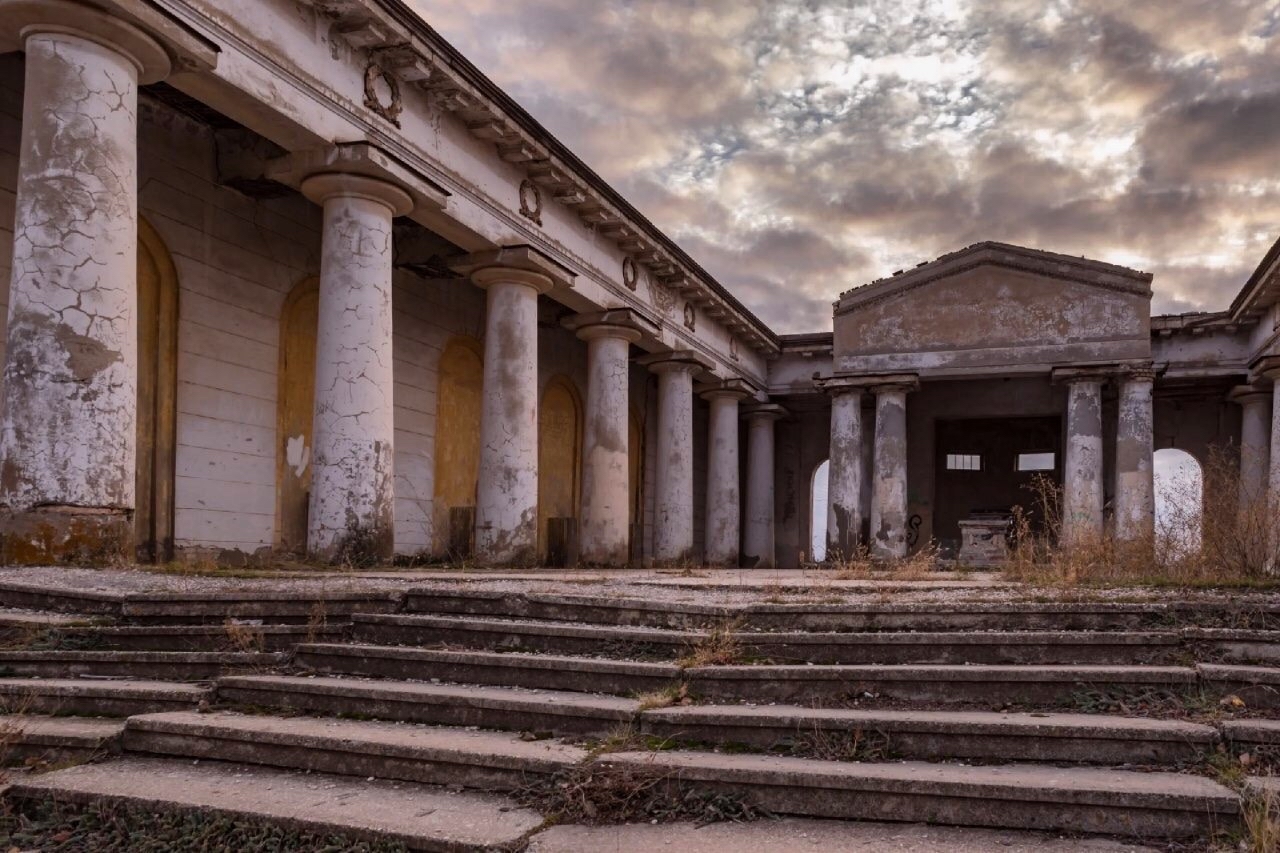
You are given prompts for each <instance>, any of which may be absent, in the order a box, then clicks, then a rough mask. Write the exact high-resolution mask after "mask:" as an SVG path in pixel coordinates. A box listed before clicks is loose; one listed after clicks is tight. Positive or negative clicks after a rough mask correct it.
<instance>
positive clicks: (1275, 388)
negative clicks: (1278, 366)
mask: <svg viewBox="0 0 1280 853" xmlns="http://www.w3.org/2000/svg"><path fill="white" fill-rule="evenodd" d="M1267 378H1268V379H1270V380H1272V385H1271V458H1270V460H1269V462H1270V465H1269V466H1268V467H1269V469H1270V473H1269V475H1268V477H1267V493H1268V501H1269V502H1270V503H1271V505H1272V515H1273V517H1280V512H1276V510H1277V509H1280V506H1278V505H1280V423H1276V419H1277V418H1280V370H1276V371H1268V374H1267ZM1278 535H1280V534H1278ZM1274 550H1275V549H1274V547H1273V553H1274Z"/></svg>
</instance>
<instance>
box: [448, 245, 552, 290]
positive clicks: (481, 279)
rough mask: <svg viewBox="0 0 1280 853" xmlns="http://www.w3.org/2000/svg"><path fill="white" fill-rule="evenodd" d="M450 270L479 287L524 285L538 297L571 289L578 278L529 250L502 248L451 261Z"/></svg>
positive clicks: (524, 248)
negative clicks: (559, 289) (554, 289)
mask: <svg viewBox="0 0 1280 853" xmlns="http://www.w3.org/2000/svg"><path fill="white" fill-rule="evenodd" d="M449 266H450V267H451V268H452V269H453V271H454V272H458V273H461V274H462V275H465V276H469V277H470V278H471V281H472V282H473V283H474V284H476V285H477V286H479V287H487V286H488V285H490V284H494V283H495V282H503V281H511V282H517V283H519V284H527V285H529V286H530V287H533V288H536V289H537V291H538V292H539V293H546V292H547V291H549V290H551V289H552V288H555V287H573V280H574V278H575V277H576V275H577V274H576V273H573V272H570V271H569V270H568V269H566V268H565V267H563V266H561V265H560V264H558V263H556V262H555V261H553V260H552V259H551V258H549V257H547V256H546V255H544V254H542V252H539V251H538V250H537V249H535V248H533V247H532V246H503V247H502V248H500V249H488V250H486V251H483V252H473V253H472V254H470V255H463V256H461V257H458V258H454V259H453V260H452V262H451V263H450V264H449Z"/></svg>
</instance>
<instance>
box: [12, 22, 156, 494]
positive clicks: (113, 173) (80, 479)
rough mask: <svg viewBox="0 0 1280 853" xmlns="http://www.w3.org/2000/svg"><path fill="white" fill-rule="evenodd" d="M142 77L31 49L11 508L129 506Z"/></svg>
mask: <svg viewBox="0 0 1280 853" xmlns="http://www.w3.org/2000/svg"><path fill="white" fill-rule="evenodd" d="M136 74H137V72H136V69H135V67H134V66H133V65H132V64H131V63H130V62H129V61H128V60H127V59H125V58H124V57H123V56H122V55H120V54H119V53H116V52H114V51H111V50H110V49H108V48H105V47H102V46H100V45H97V44H94V43H91V42H88V41H85V40H82V39H80V38H77V37H75V36H70V35H63V34H40V35H34V36H32V37H31V38H29V39H28V40H27V42H26V81H27V82H26V92H25V101H24V107H23V125H22V142H21V155H20V167H19V176H18V188H17V203H16V211H15V228H14V250H13V273H12V282H11V288H10V306H9V325H8V358H7V361H6V364H5V371H4V393H5V399H6V406H5V420H4V427H3V433H2V435H0V454H2V455H3V460H4V463H3V471H2V472H0V487H2V488H3V492H4V500H5V502H6V503H7V504H8V506H9V507H10V509H12V510H16V511H26V510H29V509H31V508H33V507H39V506H55V505H60V506H72V507H81V508H98V509H106V510H116V511H123V512H131V511H132V509H133V503H134V459H135V453H136V435H135V423H136V421H135V417H136V416H135V406H136V384H137V328H136V326H137V319H136V316H135V312H136V304H135V303H136V300H137V255H136V253H137V81H136Z"/></svg>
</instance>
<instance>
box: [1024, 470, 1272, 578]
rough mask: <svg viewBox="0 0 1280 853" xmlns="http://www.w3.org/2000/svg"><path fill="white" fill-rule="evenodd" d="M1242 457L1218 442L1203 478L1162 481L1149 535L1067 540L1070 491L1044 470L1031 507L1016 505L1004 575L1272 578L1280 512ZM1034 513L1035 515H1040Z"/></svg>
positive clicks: (1178, 477) (1190, 476)
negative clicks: (1065, 508)
mask: <svg viewBox="0 0 1280 853" xmlns="http://www.w3.org/2000/svg"><path fill="white" fill-rule="evenodd" d="M1238 464H1239V463H1238V460H1237V459H1236V458H1235V455H1234V454H1233V453H1232V452H1230V451H1229V449H1224V448H1218V447H1215V448H1212V449H1211V450H1210V452H1209V454H1208V457H1207V459H1206V460H1205V462H1204V465H1203V467H1202V469H1201V476H1200V477H1196V476H1194V475H1193V474H1191V473H1189V472H1183V473H1181V474H1176V475H1173V476H1169V477H1165V478H1164V479H1162V480H1161V482H1160V487H1161V491H1162V494H1163V496H1164V500H1163V508H1162V512H1161V513H1160V515H1159V517H1158V518H1157V520H1156V525H1155V529H1154V531H1153V533H1152V534H1151V535H1150V536H1145V537H1140V538H1138V539H1135V540H1131V541H1125V542H1119V541H1116V540H1115V538H1114V537H1113V536H1112V535H1110V531H1106V532H1104V534H1103V535H1102V536H1098V537H1094V538H1090V539H1086V540H1083V541H1075V542H1072V543H1070V544H1069V545H1068V544H1065V543H1063V542H1061V541H1060V535H1059V534H1060V531H1061V530H1062V491H1061V488H1060V487H1059V486H1058V485H1057V484H1056V483H1054V482H1053V481H1052V480H1051V479H1049V478H1048V477H1038V478H1037V479H1036V480H1035V481H1034V482H1033V484H1032V487H1031V493H1030V494H1029V495H1028V504H1029V508H1026V509H1024V508H1022V507H1015V509H1014V520H1013V524H1012V528H1011V532H1010V542H1011V547H1010V554H1009V562H1008V565H1007V566H1006V569H1005V574H1006V576H1008V577H1010V578H1011V579H1014V580H1020V581H1026V582H1030V583H1038V584H1046V585H1057V586H1076V585H1096V586H1112V585H1141V586H1184V587H1197V586H1200V587H1207V586H1242V587H1249V586H1259V587H1267V586H1274V585H1276V584H1277V583H1278V582H1280V581H1277V578H1276V577H1275V575H1274V574H1273V570H1274V569H1275V568H1276V567H1277V566H1278V565H1280V514H1278V513H1277V512H1276V508H1275V507H1273V506H1272V504H1271V503H1270V502H1269V500H1268V497H1267V495H1266V493H1265V490H1263V491H1261V492H1257V493H1255V491H1256V490H1253V489H1251V488H1250V487H1249V486H1248V485H1247V484H1245V485H1242V481H1241V477H1240V471H1239V468H1238ZM1033 519H1035V520H1036V521H1035V522H1033Z"/></svg>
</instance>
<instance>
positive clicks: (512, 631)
mask: <svg viewBox="0 0 1280 853" xmlns="http://www.w3.org/2000/svg"><path fill="white" fill-rule="evenodd" d="M353 619H354V627H353V634H354V637H355V638H356V640H357V641H361V642H369V643H382V644H388V643H390V644H400V645H422V646H456V647H461V648H471V649H503V650H515V651H528V652H539V653H549V654H589V655H603V656H606V657H625V658H659V659H674V658H677V657H680V656H683V655H687V654H689V653H690V652H691V651H692V650H693V648H694V647H695V646H696V645H697V644H698V643H699V642H701V641H702V640H704V639H705V638H706V636H707V634H706V632H704V631H671V630H661V629H654V628H630V627H617V626H606V625H582V624H571V623H566V622H551V621H530V620H511V619H475V618H470V617H458V616H421V615H404V614H394V615H371V616H364V615H356V616H354V617H353ZM734 637H735V639H736V640H737V643H738V645H739V651H740V653H741V655H742V656H743V658H744V659H747V660H768V661H773V662H775V663H818V664H869V663H877V664H897V663H984V664H1000V663H1010V664H1018V663H1082V664H1107V663H1113V664H1121V663H1126V664H1146V663H1159V662H1167V661H1170V660H1173V659H1175V658H1176V657H1177V656H1178V655H1179V653H1180V652H1181V651H1182V647H1181V642H1182V640H1181V637H1180V635H1179V634H1178V632H1176V631H1160V632H1156V631H1147V632H1132V631H1057V632H1048V631H1018V632H1008V631H968V632H928V633H908V632H867V631H861V632H790V633H762V632H739V633H735V634H734Z"/></svg>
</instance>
